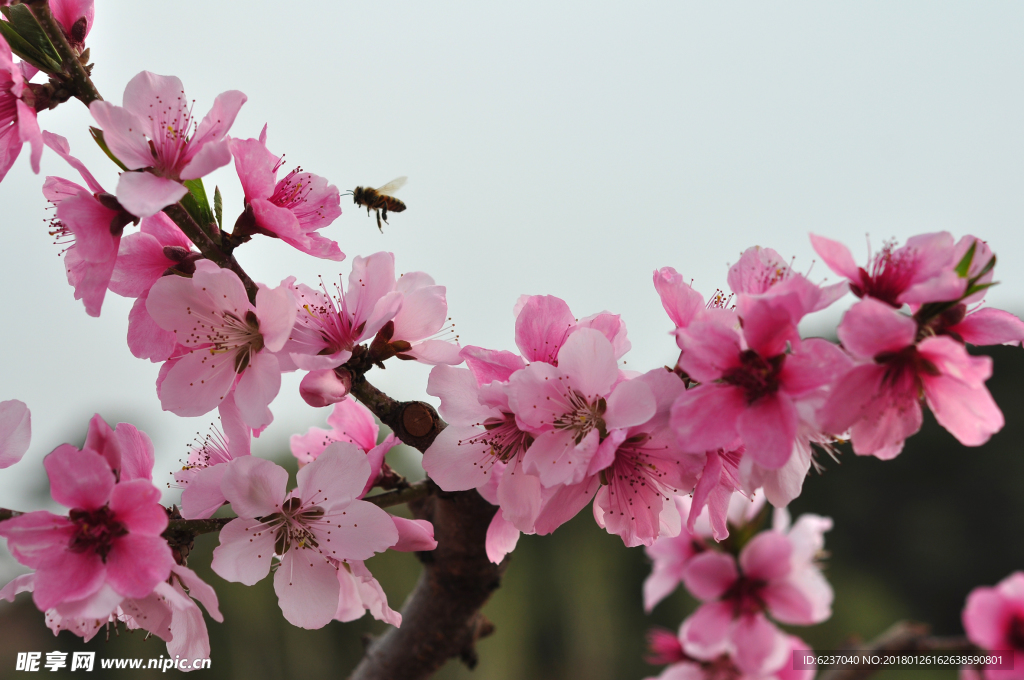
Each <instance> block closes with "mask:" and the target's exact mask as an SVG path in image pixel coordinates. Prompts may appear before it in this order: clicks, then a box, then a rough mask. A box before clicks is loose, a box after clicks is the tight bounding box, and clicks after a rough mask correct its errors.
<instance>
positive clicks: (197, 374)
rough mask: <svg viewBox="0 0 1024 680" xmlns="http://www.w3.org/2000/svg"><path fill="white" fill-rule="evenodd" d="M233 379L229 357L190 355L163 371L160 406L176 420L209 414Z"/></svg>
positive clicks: (205, 352)
mask: <svg viewBox="0 0 1024 680" xmlns="http://www.w3.org/2000/svg"><path fill="white" fill-rule="evenodd" d="M151 299H152V298H151ZM147 309H149V310H150V314H152V305H147ZM235 375H236V374H235V363H234V357H233V355H231V354H230V353H222V354H213V353H211V352H210V351H209V350H206V349H197V350H193V351H190V352H189V353H188V354H186V355H185V356H183V357H181V359H180V360H178V361H177V362H176V363H175V364H174V365H173V366H171V368H170V369H169V370H168V371H167V375H166V376H165V377H164V379H163V382H162V383H161V384H160V387H159V389H158V390H157V392H158V395H159V396H160V405H161V406H162V407H163V409H164V410H165V411H170V412H172V413H175V414H177V415H179V416H201V415H203V414H204V413H209V412H210V411H212V410H213V409H215V408H217V406H218V405H219V404H220V403H221V401H222V400H223V399H224V397H225V396H226V395H227V393H228V391H229V390H230V389H231V387H232V386H233V385H234V383H235Z"/></svg>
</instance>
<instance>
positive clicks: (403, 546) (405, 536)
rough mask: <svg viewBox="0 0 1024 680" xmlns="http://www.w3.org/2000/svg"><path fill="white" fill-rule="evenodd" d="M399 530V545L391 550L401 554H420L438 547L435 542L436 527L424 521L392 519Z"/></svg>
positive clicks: (396, 544) (401, 518) (393, 517)
mask: <svg viewBox="0 0 1024 680" xmlns="http://www.w3.org/2000/svg"><path fill="white" fill-rule="evenodd" d="M391 521H392V522H394V523H395V528H396V529H398V543H395V544H394V545H393V546H392V547H391V549H392V550H398V551H399V552H419V551H424V550H433V549H434V548H436V547H437V541H435V540H434V525H433V524H431V523H430V522H428V521H426V520H424V519H405V518H404V517H395V516H392V517H391Z"/></svg>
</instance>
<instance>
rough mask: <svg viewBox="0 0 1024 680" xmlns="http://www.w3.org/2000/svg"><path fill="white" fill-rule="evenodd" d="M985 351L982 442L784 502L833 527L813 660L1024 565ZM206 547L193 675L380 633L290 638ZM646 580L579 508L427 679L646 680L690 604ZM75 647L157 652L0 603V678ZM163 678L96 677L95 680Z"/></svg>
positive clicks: (922, 452) (1016, 390)
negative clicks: (197, 665)
mask: <svg viewBox="0 0 1024 680" xmlns="http://www.w3.org/2000/svg"><path fill="white" fill-rule="evenodd" d="M986 353H987V354H989V355H991V356H993V357H994V358H995V361H996V367H997V372H996V377H994V378H993V379H992V380H991V381H990V382H989V387H990V389H991V390H992V393H993V394H994V396H995V398H996V400H997V401H998V403H999V405H1000V406H1001V407H1002V409H1003V412H1004V414H1005V415H1006V420H1007V423H1006V427H1005V428H1004V429H1003V431H1002V432H1000V433H999V434H997V435H996V436H995V437H993V438H992V440H991V441H990V442H989V443H988V444H987V445H985V446H983V447H980V448H973V449H968V448H964V447H962V446H960V445H959V444H958V443H957V442H956V441H955V440H954V439H953V437H952V436H951V435H949V434H948V433H947V432H945V431H944V430H942V429H941V428H940V427H938V426H937V425H936V424H935V422H934V419H932V418H931V417H930V416H928V417H927V419H926V422H925V426H924V429H923V431H922V432H921V433H920V434H918V435H917V436H915V437H913V438H912V439H911V440H910V441H908V442H907V446H906V449H905V450H904V452H903V453H902V454H901V455H900V456H899V457H897V458H896V459H895V460H893V461H888V462H883V461H879V460H875V459H873V458H860V457H857V456H855V455H853V454H852V452H850V451H844V452H843V453H842V455H841V457H840V461H839V463H836V462H835V461H832V460H830V459H828V458H827V457H822V458H821V459H820V460H821V462H822V464H823V465H824V467H825V472H824V474H822V475H818V474H815V473H812V474H811V476H810V477H809V478H808V480H807V482H806V484H805V487H804V493H803V495H801V496H800V498H799V499H797V500H796V501H795V502H794V503H793V506H792V507H791V510H792V511H793V515H794V517H796V516H797V515H799V514H800V513H803V512H814V513H818V514H823V515H828V516H831V517H832V518H834V520H835V528H834V529H833V530H832V531H831V532H830V533H829V534H828V535H827V536H826V549H827V550H828V551H829V552H830V553H831V558H830V559H829V562H828V566H827V570H826V575H827V577H828V579H829V581H830V582H831V583H832V586H833V588H834V589H835V595H836V597H835V605H834V614H833V616H832V618H831V619H830V620H829V621H827V622H826V623H824V624H822V625H820V626H815V627H811V628H805V629H796V628H794V629H792V630H793V632H794V633H795V634H797V635H799V636H800V637H802V638H804V639H805V640H806V641H807V642H808V643H810V644H811V645H813V646H814V647H815V648H816V649H838V648H840V647H841V646H842V645H844V644H845V643H847V642H848V641H849V640H850V639H851V638H852V637H860V638H864V639H869V638H871V637H873V636H875V635H877V634H878V633H880V632H881V631H882V630H884V629H885V628H887V627H888V626H889V625H890V624H892V623H893V622H895V621H897V620H899V619H914V620H920V621H926V622H929V623H931V624H932V626H933V629H934V631H935V632H936V633H937V634H947V635H955V634H959V633H961V626H960V610H961V608H962V607H963V603H964V599H965V597H966V595H967V593H968V592H969V591H970V590H971V589H972V588H973V587H975V586H978V585H991V584H994V583H996V582H998V581H999V580H1001V579H1002V578H1004V577H1005V576H1006V575H1008V574H1009V573H1010V572H1012V571H1014V570H1016V569H1022V568H1024V541H1022V540H1021V527H1022V526H1024V499H1022V493H1021V492H1022V489H1024V485H1022V480H1024V456H1022V455H1021V443H1020V442H1021V441H1022V436H1024V432H1022V427H1021V419H1020V418H1019V417H1018V414H1020V413H1021V412H1022V409H1024V403H1022V400H1024V393H1022V391H1021V389H1020V385H1021V383H1022V381H1024V353H1022V352H1021V350H1020V349H1019V348H1007V347H998V348H995V349H993V350H992V351H989V352H986ZM111 422H116V421H115V420H113V419H112V420H111ZM281 462H284V463H286V464H289V465H291V462H290V461H281ZM403 510H404V509H402V510H399V512H402V511H403ZM215 545H216V537H214V536H203V537H201V538H200V539H199V540H198V541H197V542H196V547H195V551H194V552H193V554H192V555H191V556H190V558H189V566H191V567H192V568H194V569H195V570H196V571H198V572H199V573H200V575H202V576H203V577H204V578H205V579H207V580H208V581H209V582H210V583H211V584H213V585H214V587H215V588H216V589H217V593H218V595H219V597H220V601H221V610H222V611H223V613H224V616H225V623H224V624H217V623H214V622H212V621H208V625H209V629H210V640H211V644H212V648H213V654H212V657H213V665H212V669H211V670H209V671H198V672H196V673H197V675H199V676H202V677H208V678H231V679H238V680H261V679H264V678H266V679H275V680H276V679H278V678H292V677H296V678H298V677H301V678H310V679H312V678H343V677H346V676H347V674H348V672H349V671H350V670H351V669H352V668H353V667H354V666H355V664H356V663H357V662H358V660H359V657H360V654H361V650H362V644H363V643H362V639H363V638H364V636H367V635H376V634H379V633H381V632H382V631H384V630H385V628H386V626H384V625H383V624H381V623H379V622H377V621H374V620H372V619H370V618H369V617H364V618H363V619H361V620H359V621H356V622H353V623H347V624H344V623H340V622H333V623H331V624H330V625H329V626H327V627H326V628H323V629H321V630H314V631H307V630H302V629H298V628H295V627H293V626H291V625H289V624H288V623H286V622H285V621H284V620H283V618H282V617H281V614H280V611H279V609H278V607H277V601H276V598H275V596H274V593H273V587H272V582H271V579H269V578H268V579H264V581H262V582H261V583H259V584H258V585H256V586H255V587H253V588H246V587H244V586H241V585H239V584H234V583H227V582H225V581H223V580H222V579H220V578H219V577H217V576H216V575H214V574H213V573H212V572H211V571H210V569H209V563H210V553H211V551H212V550H213V548H214V547H215ZM368 565H369V567H370V569H371V570H372V571H373V573H374V574H375V575H376V576H377V578H378V579H379V580H380V581H381V583H382V585H383V586H384V589H385V591H386V592H387V594H388V598H389V600H390V602H391V604H392V605H393V606H395V607H396V608H397V606H398V605H399V604H400V603H401V602H402V601H403V600H404V598H405V596H406V594H407V593H408V592H409V591H410V590H411V589H412V586H413V584H414V583H415V580H416V578H417V575H418V573H419V569H420V567H419V563H418V561H417V560H416V558H415V557H414V556H413V555H411V554H403V553H393V552H392V553H387V554H384V555H381V556H378V557H375V558H373V559H372V560H370V561H369V563H368ZM649 569H650V567H649V562H648V560H647V559H646V557H645V555H644V552H643V550H642V549H626V548H624V547H623V546H622V543H621V541H620V539H619V538H618V537H616V536H610V535H608V534H606V533H604V532H603V531H602V530H600V529H598V527H597V526H596V525H595V524H594V521H593V518H592V516H591V514H590V512H589V511H584V512H583V513H581V514H580V515H579V516H578V517H576V519H574V520H573V521H572V522H570V523H568V524H567V525H565V526H564V527H562V528H561V529H559V530H558V532H556V533H555V534H554V535H553V536H547V537H536V536H524V537H523V538H522V539H521V541H520V543H519V547H518V548H517V549H516V551H515V553H514V554H513V556H512V562H511V564H510V566H509V569H508V572H507V574H506V576H505V580H504V583H503V585H502V587H501V589H500V590H498V591H497V592H496V593H495V595H494V597H493V598H492V600H491V601H490V603H489V604H488V605H487V607H486V609H485V612H486V614H487V616H488V617H489V618H490V619H491V620H492V621H493V622H494V623H495V625H496V632H495V633H494V635H493V636H491V637H489V638H487V639H485V640H483V641H481V642H480V643H479V646H478V651H479V656H480V663H479V666H478V667H477V668H476V670H474V671H469V670H467V669H466V668H465V667H463V666H462V665H461V664H460V663H459V662H454V661H453V662H451V663H449V664H448V665H447V666H446V667H445V668H444V669H443V670H442V671H441V672H440V673H439V674H438V675H437V677H438V678H444V679H446V680H455V679H458V678H476V679H477V680H512V679H517V680H518V679H529V680H554V679H564V678H581V679H586V680H629V679H640V678H644V677H647V676H651V675H656V674H657V673H658V672H660V668H656V667H651V666H648V665H647V664H645V663H644V661H643V656H644V635H645V632H646V631H647V629H648V628H649V627H651V626H653V625H659V626H662V627H667V628H671V629H675V628H676V627H677V626H678V625H679V623H680V622H681V621H682V619H683V618H684V617H685V616H686V614H687V613H688V612H689V611H691V610H692V607H693V602H692V600H689V599H688V598H687V596H685V595H684V594H683V593H682V592H680V591H677V592H676V593H675V594H674V595H673V596H671V597H669V598H668V599H667V600H666V601H665V602H663V603H662V604H660V605H659V606H658V607H657V608H656V609H655V611H654V612H653V614H652V615H651V616H646V615H645V614H644V613H643V609H642V606H641V597H640V589H641V584H642V582H643V580H644V578H645V577H646V576H647V574H648V573H649ZM84 649H88V650H95V651H97V653H98V657H103V658H110V657H146V658H149V657H158V656H160V655H161V654H166V648H165V646H164V643H163V642H162V641H160V640H159V639H156V638H151V639H149V640H146V639H145V636H144V634H141V633H138V632H135V633H126V632H125V631H124V630H123V628H122V629H121V630H120V632H119V633H116V632H114V631H113V630H112V631H111V632H110V635H109V639H106V640H105V639H104V635H103V634H102V633H101V634H100V635H98V636H97V637H96V638H95V639H94V640H93V641H92V642H91V643H90V644H88V645H85V644H83V643H82V642H81V640H79V639H78V638H76V637H74V636H73V635H71V634H70V633H67V632H64V633H61V634H60V636H59V637H58V638H57V639H54V637H53V636H52V635H51V634H50V632H49V630H47V629H46V628H45V627H44V625H43V617H42V614H41V613H40V612H38V611H37V610H36V609H35V608H34V607H33V605H32V602H31V600H30V598H29V597H28V596H27V595H22V596H20V597H19V598H18V601H17V602H16V603H15V604H13V605H8V604H6V603H3V604H0V677H14V676H22V677H29V676H27V675H23V674H19V673H15V672H14V670H13V669H14V666H15V655H16V652H18V651H29V650H34V651H42V652H47V651H53V650H60V651H65V652H72V651H75V650H84ZM42 672H44V673H46V674H47V677H64V676H67V677H80V673H78V672H76V673H74V674H72V673H70V672H67V671H63V672H58V673H49V672H46V671H42ZM170 672H172V673H174V672H176V671H170ZM160 675H161V674H160V673H159V672H158V671H147V670H113V671H101V670H99V669H98V668H97V670H95V671H94V672H93V673H92V674H91V676H89V677H129V676H130V677H133V678H150V677H158V676H160ZM904 676H905V677H911V678H917V679H919V680H929V679H930V678H936V679H937V678H950V679H952V678H954V677H956V671H955V669H949V670H947V671H944V672H933V671H928V670H904V671H902V672H900V671H890V672H887V673H885V674H879V675H877V676H875V677H877V678H882V679H884V678H899V677H904Z"/></svg>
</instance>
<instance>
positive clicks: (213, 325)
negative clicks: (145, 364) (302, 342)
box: [146, 260, 296, 428]
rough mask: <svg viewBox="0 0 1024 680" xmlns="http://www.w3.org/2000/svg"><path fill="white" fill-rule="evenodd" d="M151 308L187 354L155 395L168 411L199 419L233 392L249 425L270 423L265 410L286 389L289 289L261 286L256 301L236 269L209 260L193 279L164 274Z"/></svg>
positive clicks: (156, 285)
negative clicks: (283, 363) (282, 359)
mask: <svg viewBox="0 0 1024 680" xmlns="http://www.w3.org/2000/svg"><path fill="white" fill-rule="evenodd" d="M146 310H147V311H148V312H149V315H150V316H151V317H152V318H153V321H155V322H156V323H157V325H159V326H160V327H161V328H163V329H164V330H167V331H171V332H172V333H174V334H175V337H176V338H177V342H178V343H179V344H180V345H182V346H184V347H186V348H188V350H189V353H188V354H186V355H185V356H183V357H181V359H180V360H178V361H177V362H175V363H174V364H173V365H171V366H170V368H169V370H168V372H167V374H166V376H164V377H163V378H162V381H161V384H160V387H159V390H158V394H159V396H160V403H161V405H162V406H163V408H164V410H165V411H171V412H173V413H176V414H177V415H180V416H199V415H203V414H204V413H208V412H209V411H211V410H213V409H214V408H215V407H217V406H218V405H219V404H220V403H221V401H223V400H224V398H225V397H226V396H227V395H228V393H230V392H231V390H232V389H235V387H236V383H237V389H235V404H236V405H237V406H238V409H239V411H240V412H241V413H242V419H243V421H244V422H245V423H246V424H247V425H249V426H250V427H252V428H260V427H263V426H265V425H267V424H269V423H270V421H271V420H272V418H273V416H272V415H271V414H270V410H269V409H268V408H267V406H268V405H269V404H270V402H271V401H272V400H273V399H274V397H276V396H277V393H278V391H279V390H280V388H281V368H280V365H279V363H278V360H277V357H276V356H275V355H274V354H273V353H274V352H276V351H279V350H281V349H282V348H283V347H284V345H285V342H286V341H287V340H288V335H289V333H290V332H291V329H292V325H293V324H294V323H295V314H296V310H295V303H294V299H293V297H292V293H291V291H290V290H288V288H287V286H284V285H282V286H279V287H278V288H273V289H271V288H268V287H266V286H260V289H259V292H258V293H257V294H256V304H255V305H253V304H252V303H250V302H249V298H248V296H247V295H246V292H245V287H244V286H243V285H242V282H241V280H240V279H239V278H238V275H236V274H235V273H234V272H232V271H231V270H228V269H221V268H220V267H218V266H217V265H215V264H214V263H212V262H210V261H208V260H200V261H198V262H196V271H195V274H194V275H193V276H192V278H190V279H187V278H183V277H180V276H165V277H163V278H161V279H160V280H158V281H157V282H156V283H154V284H153V287H152V288H151V289H150V292H149V296H148V299H147V301H146Z"/></svg>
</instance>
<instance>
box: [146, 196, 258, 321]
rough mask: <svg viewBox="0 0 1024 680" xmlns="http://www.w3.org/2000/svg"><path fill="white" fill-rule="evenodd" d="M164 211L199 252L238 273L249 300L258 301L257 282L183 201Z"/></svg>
mask: <svg viewBox="0 0 1024 680" xmlns="http://www.w3.org/2000/svg"><path fill="white" fill-rule="evenodd" d="M164 213H165V214H166V215H167V216H168V217H170V218H171V219H172V220H173V221H174V223H175V224H176V225H178V227H180V228H181V230H182V231H183V232H185V236H188V238H189V240H191V241H192V243H195V244H196V247H197V248H199V252H201V253H202V254H203V257H205V258H206V259H207V260H210V261H211V262H216V263H217V264H218V265H219V266H221V267H223V268H224V269H230V270H231V271H233V272H234V273H235V274H238V278H240V279H241V280H242V284H243V285H244V286H245V292H246V293H247V294H248V295H249V301H250V302H252V303H253V304H255V303H256V291H257V290H258V288H257V286H256V283H255V282H254V281H253V280H252V279H251V278H249V275H248V274H246V273H245V270H244V269H242V266H241V265H240V264H238V260H236V259H235V257H234V255H229V254H227V253H225V252H224V251H223V250H222V249H221V247H220V246H219V245H217V244H216V243H215V242H214V241H213V239H212V238H210V236H209V234H207V233H206V232H205V231H204V230H203V228H202V227H201V226H199V224H198V223H197V222H196V221H195V220H194V219H192V216H191V215H189V214H188V211H187V210H185V207H184V206H182V205H181V203H175V204H174V205H169V206H167V207H166V208H164Z"/></svg>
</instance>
